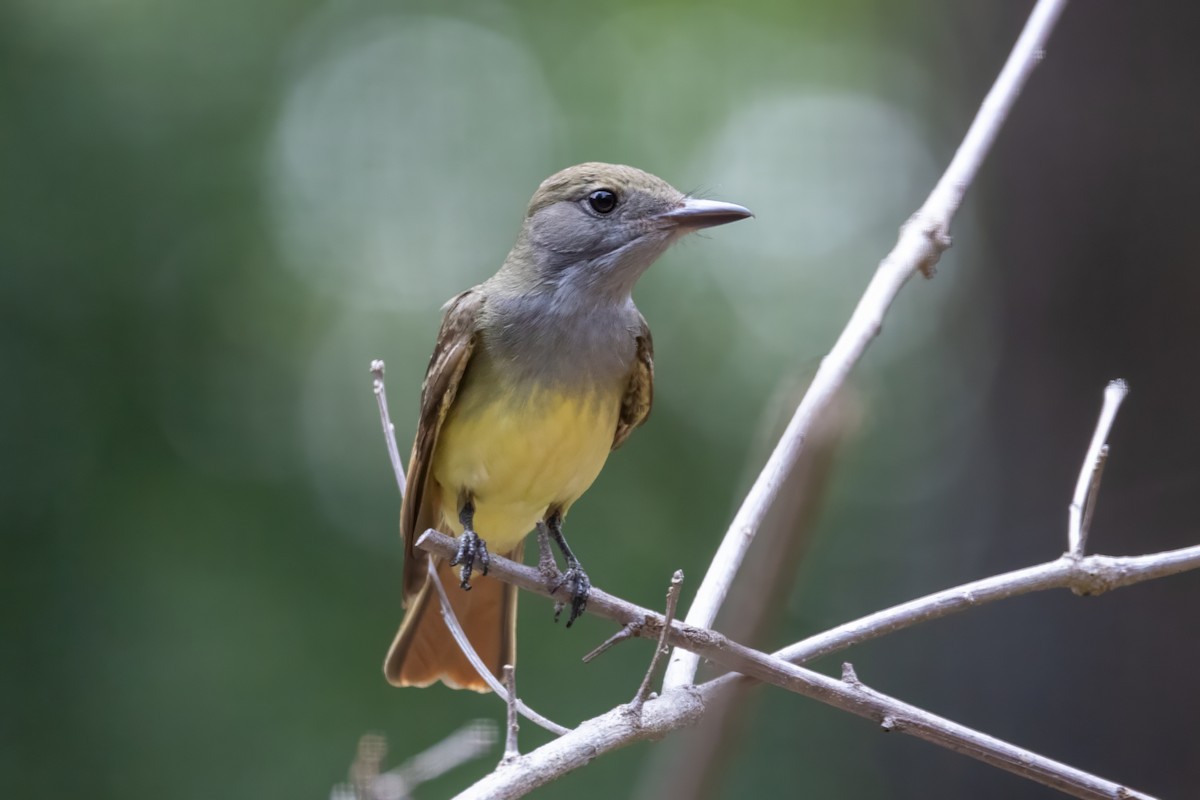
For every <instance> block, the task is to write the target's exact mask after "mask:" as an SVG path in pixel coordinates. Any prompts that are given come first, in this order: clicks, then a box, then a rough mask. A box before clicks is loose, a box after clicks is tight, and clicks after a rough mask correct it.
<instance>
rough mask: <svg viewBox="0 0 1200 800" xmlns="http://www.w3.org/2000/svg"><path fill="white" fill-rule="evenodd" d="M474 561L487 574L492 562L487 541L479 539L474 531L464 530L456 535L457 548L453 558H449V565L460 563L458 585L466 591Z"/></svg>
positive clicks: (454, 565)
mask: <svg viewBox="0 0 1200 800" xmlns="http://www.w3.org/2000/svg"><path fill="white" fill-rule="evenodd" d="M476 561H478V562H479V572H480V573H481V574H483V575H487V574H488V567H489V566H491V563H492V556H491V554H490V553H488V549H487V542H485V541H484V540H483V539H480V538H479V534H477V533H476V532H475V531H470V530H469V531H464V532H463V535H462V536H460V537H458V550H456V551H455V553H454V558H452V559H450V566H452V567H457V566H458V565H459V564H462V582H461V583H460V584H459V586H461V587H462V588H463V589H465V590H467V591H470V590H471V573H472V572H474V571H475V562H476Z"/></svg>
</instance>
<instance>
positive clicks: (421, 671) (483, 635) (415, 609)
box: [383, 547, 522, 692]
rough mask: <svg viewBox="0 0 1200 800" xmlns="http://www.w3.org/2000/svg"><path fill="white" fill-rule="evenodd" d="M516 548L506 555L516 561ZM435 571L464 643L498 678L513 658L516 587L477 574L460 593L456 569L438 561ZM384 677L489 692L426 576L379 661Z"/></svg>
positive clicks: (411, 683)
mask: <svg viewBox="0 0 1200 800" xmlns="http://www.w3.org/2000/svg"><path fill="white" fill-rule="evenodd" d="M521 550H522V548H520V547H518V548H517V550H516V551H515V552H513V553H509V554H507V555H506V556H505V557H506V558H513V559H514V560H517V561H519V560H520V557H521ZM437 571H438V577H439V578H441V580H442V585H443V586H444V587H445V588H446V595H447V596H448V597H449V598H450V606H451V607H452V608H453V609H454V614H455V616H456V617H458V622H459V624H460V625H462V628H463V630H464V631H465V632H466V634H467V639H469V640H470V642H471V644H472V646H474V648H475V652H476V653H478V654H479V657H480V658H481V659H482V660H483V663H484V665H486V666H487V668H488V669H489V670H491V672H492V674H493V675H495V676H496V677H497V678H498V679H500V680H503V677H502V670H503V667H504V665H505V664H515V663H516V658H517V640H516V638H517V637H516V626H517V592H516V587H515V586H511V585H509V584H506V583H501V582H500V581H498V580H494V579H492V578H489V577H487V576H485V575H480V574H479V572H478V571H476V572H475V574H474V575H473V576H472V577H471V590H470V591H463V589H461V588H460V587H459V585H458V584H459V577H458V574H457V571H456V570H455V569H453V568H452V567H451V566H450V565H449V564H447V563H446V562H445V561H439V562H438V566H437ZM383 674H384V676H385V677H386V678H387V680H388V683H390V684H392V685H393V686H429V685H430V684H432V683H436V682H437V681H441V682H442V683H444V684H446V685H447V686H449V687H450V688H451V689H471V690H473V691H476V692H488V691H491V689H490V688H489V687H488V685H487V682H486V681H484V679H483V678H482V677H480V675H479V673H478V672H476V671H475V668H474V667H473V666H471V662H470V661H468V660H467V657H466V656H465V655H463V652H462V650H460V649H459V647H458V643H457V642H455V641H454V637H453V636H452V635H451V633H450V629H449V628H448V627H446V623H445V621H444V620H443V619H442V610H441V602H440V600H439V599H438V594H437V590H436V589H435V588H434V586H433V583H432V581H431V579H430V578H426V579H425V585H424V586H422V587H421V590H420V592H419V593H418V594H417V595H416V597H415V598H413V599H412V600H410V601H409V604H408V610H407V612H406V613H405V615H404V621H403V622H401V623H400V630H399V632H397V633H396V639H395V640H394V641H393V642H392V647H391V649H390V650H388V654H387V659H386V660H385V661H384V664H383Z"/></svg>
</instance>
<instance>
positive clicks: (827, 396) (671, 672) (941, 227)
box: [663, 0, 1066, 688]
mask: <svg viewBox="0 0 1200 800" xmlns="http://www.w3.org/2000/svg"><path fill="white" fill-rule="evenodd" d="M1065 6H1066V0H1039V2H1038V4H1037V5H1036V6H1035V7H1034V9H1033V13H1032V14H1031V15H1030V17H1029V20H1028V22H1026V24H1025V29H1024V30H1023V31H1022V32H1021V36H1020V38H1018V39H1017V43H1016V45H1015V46H1014V47H1013V50H1012V53H1011V54H1010V55H1009V57H1008V61H1007V62H1006V63H1005V65H1004V68H1003V69H1002V70H1001V71H1000V75H999V77H997V78H996V82H995V84H994V85H993V86H992V88H991V90H990V91H989V92H988V94H987V97H986V98H984V101H983V104H982V105H981V106H980V108H979V112H978V113H977V114H976V115H975V120H974V121H973V122H972V123H971V127H970V128H969V129H968V131H967V135H966V137H964V139H963V141H962V144H961V145H959V148H958V151H957V152H956V153H955V154H954V158H953V160H951V162H950V166H949V167H947V168H946V172H945V173H944V174H943V175H942V177H941V179H940V180H939V181H938V183H937V185H936V186H935V187H934V189H933V191H932V192H931V193H930V195H929V197H928V199H926V201H925V204H924V205H923V206H922V207H921V209H920V210H919V211H917V213H916V214H915V215H913V217H912V218H911V219H910V220H909V221H908V222H907V223H906V224H905V225H904V227H903V228H901V230H900V239H899V241H898V242H897V243H896V246H895V247H894V248H893V249H892V252H891V253H889V254H888V255H887V257H886V258H884V259H883V261H882V262H881V263H880V265H879V269H878V270H876V272H875V276H874V277H873V278H872V279H871V282H870V284H869V285H868V286H867V289H866V292H865V293H864V294H863V296H862V299H861V300H859V303H858V307H857V308H855V309H854V314H853V315H852V316H851V317H850V321H849V323H848V324H847V325H846V328H845V330H843V331H842V334H841V336H839V337H838V340H837V342H836V343H835V344H834V346H833V349H832V350H830V351H829V355H827V356H826V357H825V358H824V359H823V360H822V361H821V366H820V369H818V370H817V374H816V376H815V377H814V378H813V382H812V385H811V386H810V387H809V389H808V392H807V394H805V396H804V399H803V400H801V401H800V405H799V406H798V407H797V408H796V413H795V415H794V416H793V417H792V421H791V423H790V424H789V425H788V427H787V430H786V431H785V432H784V434H783V437H782V438H781V439H780V440H779V444H778V445H776V447H775V451H774V452H773V453H772V454H771V457H770V458H769V459H768V460H767V463H766V466H764V467H763V470H762V472H761V473H760V474H759V476H758V479H757V480H756V481H755V482H754V486H753V487H752V488H751V489H750V492H749V493H748V494H747V495H746V499H745V500H744V501H743V502H742V506H741V508H740V509H738V512H737V515H736V516H734V518H733V522H732V523H730V525H729V530H728V531H727V532H726V534H725V538H724V540H722V542H721V545H720V547H719V548H718V549H717V553H716V555H715V556H714V558H713V561H712V564H711V565H710V566H709V570H708V574H706V575H705V576H704V580H703V581H702V582H701V584H700V588H699V589H698V590H697V592H696V598H695V599H694V600H693V601H692V606H691V608H690V609H689V611H688V613H687V617H686V621H687V622H688V624H691V625H696V626H698V627H704V628H706V627H709V626H710V625H712V623H713V620H714V619H715V618H716V615H717V610H718V609H719V608H720V607H721V603H722V602H724V600H725V595H726V594H728V592H729V586H730V584H731V583H732V582H733V578H734V576H735V575H736V574H737V571H738V569H739V567H740V566H741V564H742V560H743V559H744V558H745V555H746V551H747V550H748V549H749V547H750V544H751V542H753V540H754V535H755V533H756V532H757V531H758V528H759V525H760V524H761V523H762V520H763V517H764V516H765V515H766V513H767V509H768V508H769V507H770V506H771V504H772V503H773V502H774V500H775V497H776V496H777V495H778V493H779V487H780V486H782V485H783V483H784V482H785V480H786V477H787V475H788V473H789V472H790V471H791V469H792V466H793V465H794V464H795V463H796V459H797V457H798V456H799V453H800V451H801V449H802V448H804V447H805V445H806V442H807V439H808V435H809V432H810V430H811V429H812V427H813V425H814V423H815V421H816V419H817V415H818V413H819V412H820V410H821V408H823V407H824V406H825V405H826V404H827V403H829V402H830V400H832V398H833V397H834V395H835V394H836V393H837V391H838V389H839V388H840V387H841V386H842V384H843V383H845V381H846V378H847V376H848V375H849V374H850V370H851V369H852V368H853V367H854V365H855V364H856V363H857V362H858V360H859V358H860V357H861V356H862V354H863V352H864V351H865V350H866V349H867V346H868V345H869V344H870V343H871V341H872V340H873V339H874V338H875V337H876V336H877V335H878V334H879V331H880V329H881V328H882V326H883V318H884V315H885V314H886V313H887V310H888V308H889V307H890V306H891V305H892V302H893V301H894V300H895V298H896V296H897V295H898V294H899V293H900V289H901V288H903V286H904V284H905V283H907V282H908V279H909V278H911V277H912V276H913V275H914V274H915V273H916V272H917V271H918V270H919V271H921V272H923V273H925V274H926V275H929V274H931V273H932V270H933V268H934V265H936V264H937V261H938V259H939V258H940V257H941V254H942V252H943V251H945V250H946V248H948V247H949V246H950V223H951V221H952V220H953V218H954V214H955V212H956V211H957V210H958V207H959V204H960V203H961V202H962V198H963V195H964V194H965V193H966V190H967V187H968V186H970V185H971V181H972V180H973V179H974V178H975V174H976V173H977V172H978V171H979V167H980V165H981V164H982V163H983V159H984V157H985V156H986V155H987V153H988V151H989V150H990V149H991V145H992V142H993V141H994V140H995V138H996V135H997V134H998V133H999V131H1000V127H1001V125H1003V123H1004V120H1005V118H1007V116H1008V113H1009V110H1010V109H1011V108H1012V105H1013V103H1014V102H1015V101H1016V99H1017V96H1018V95H1019V94H1020V92H1021V89H1022V87H1023V86H1024V85H1025V81H1026V80H1027V79H1028V78H1029V75H1030V74H1031V73H1032V72H1033V68H1034V67H1035V66H1036V65H1037V64H1038V62H1039V61H1041V59H1042V56H1043V49H1044V47H1045V45H1046V41H1047V40H1048V39H1049V37H1050V32H1051V31H1052V30H1053V29H1054V24H1055V22H1057V20H1058V17H1059V15H1060V14H1061V13H1062V10H1063V8H1064V7H1065ZM698 666H699V661H698V660H697V658H696V657H695V656H694V655H689V654H688V653H685V652H676V653H673V654H672V656H671V661H670V663H669V664H668V665H667V675H666V678H665V679H664V682H663V686H664V688H671V687H678V686H683V685H685V684H688V683H691V682H692V681H693V680H694V679H695V676H696V668H697V667H698Z"/></svg>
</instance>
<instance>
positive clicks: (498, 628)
mask: <svg viewBox="0 0 1200 800" xmlns="http://www.w3.org/2000/svg"><path fill="white" fill-rule="evenodd" d="M749 216H751V214H750V212H749V211H748V210H746V209H745V208H742V207H741V206H736V205H733V204H731V203H719V202H716V201H713V200H699V199H696V198H692V197H688V196H686V195H684V194H683V193H681V192H679V191H677V190H676V189H674V188H673V187H671V186H670V185H669V184H668V183H667V182H666V181H663V180H662V179H660V178H656V177H655V176H653V175H650V174H648V173H645V172H642V171H641V170H638V169H634V168H632V167H625V166H617V165H613V164H600V163H589V164H579V165H578V166H574V167H570V168H568V169H565V170H563V171H562V172H559V173H557V174H555V175H552V176H550V177H549V178H547V179H546V180H545V181H544V182H543V183H542V185H541V186H540V187H539V188H538V190H537V192H535V193H534V195H533V199H532V200H531V201H530V202H529V210H528V211H527V212H526V214H525V222H524V224H523V225H522V227H521V234H520V236H518V237H517V243H516V246H515V247H513V249H512V252H510V253H509V254H508V258H507V259H505V261H504V265H503V266H502V267H500V271H499V272H497V273H496V274H495V275H493V276H492V277H491V278H489V279H488V280H487V281H485V282H484V283H482V284H480V285H479V286H476V287H475V288H473V289H468V290H467V291H465V292H463V293H462V294H460V295H458V296H457V297H455V298H453V299H452V300H450V301H449V302H448V303H447V304H446V306H445V311H446V313H445V316H444V317H443V319H442V327H441V331H440V332H439V333H438V337H437V344H436V345H435V346H434V350H433V357H432V358H431V359H430V361H429V368H428V370H427V372H426V374H425V382H424V384H423V385H422V387H421V411H420V419H419V421H418V425H417V435H416V440H415V441H414V442H413V449H412V456H411V457H410V459H409V462H408V470H409V473H408V491H407V493H406V494H405V496H404V502H403V504H402V506H401V509H400V535H401V537H402V539H403V541H404V604H405V607H406V608H407V612H406V613H405V616H404V621H403V622H402V623H401V625H400V631H399V632H398V633H397V634H396V639H395V641H394V642H392V647H391V650H390V651H389V652H388V654H387V660H386V661H385V663H384V674H385V675H386V677H387V679H388V681H389V682H390V683H392V684H394V685H396V686H428V685H429V684H431V683H433V682H435V681H438V680H440V681H442V682H443V683H445V684H446V685H447V686H450V687H453V688H464V689H474V690H476V691H481V692H483V691H487V690H488V686H487V684H486V683H485V682H484V681H483V679H482V678H480V677H479V675H478V674H477V673H476V672H475V670H474V669H473V668H472V667H471V665H470V663H469V662H468V661H467V659H466V657H465V656H463V654H462V652H461V651H460V650H459V648H458V646H457V645H456V644H455V642H454V639H453V638H452V637H451V635H450V632H449V630H448V629H447V628H446V624H445V622H444V621H443V620H442V617H441V614H440V613H439V610H438V608H437V606H438V603H437V600H436V599H435V597H436V593H435V592H433V591H431V584H430V582H429V576H428V574H427V571H428V567H427V563H428V562H427V560H426V558H425V556H424V555H422V554H419V553H417V552H415V551H414V550H413V542H414V541H415V540H416V539H417V537H419V536H420V535H421V534H422V533H423V532H424V531H425V530H426V529H428V528H437V529H438V530H440V531H444V532H446V533H447V534H452V535H457V536H458V543H459V544H458V552H457V554H456V556H455V557H454V558H453V559H451V560H450V561H449V563H447V562H444V561H439V562H438V564H437V570H438V574H439V575H440V576H442V578H443V581H444V582H445V581H448V580H450V579H451V578H452V577H453V573H452V571H451V568H452V567H453V566H457V565H461V582H460V585H461V587H462V589H472V588H473V590H472V591H451V592H450V593H449V595H450V603H451V605H452V606H453V608H454V611H455V614H456V615H457V617H458V620H459V622H460V623H461V624H462V627H463V629H464V630H465V631H466V634H467V637H468V638H469V639H470V641H471V643H472V645H474V647H475V650H476V651H477V652H478V653H479V656H480V658H482V659H483V662H484V663H485V664H486V665H487V667H488V669H490V670H491V671H492V672H493V673H494V674H496V675H497V676H499V675H500V673H501V669H502V668H503V665H505V664H511V663H513V662H514V660H515V657H516V621H517V593H516V589H515V587H512V586H509V585H506V584H503V583H500V582H499V581H496V580H494V579H491V578H487V577H476V578H475V582H474V584H472V582H471V580H472V573H473V571H474V570H475V569H476V568H478V569H479V571H480V572H481V573H482V574H483V575H484V576H486V575H487V567H488V560H489V555H488V546H489V545H490V547H491V548H492V549H493V550H495V551H496V552H498V553H503V554H505V555H507V556H508V557H510V558H513V559H516V560H520V558H521V553H522V548H523V542H524V539H525V536H526V535H527V534H528V533H529V532H530V531H531V530H532V529H533V528H534V527H535V526H536V525H537V524H539V523H542V524H544V525H545V527H546V529H547V530H548V531H549V533H550V535H551V536H552V537H553V538H554V540H555V542H556V543H557V545H558V547H559V548H560V549H561V550H562V553H563V558H564V560H565V561H566V566H567V571H566V572H565V573H563V575H562V579H561V583H560V585H566V586H567V587H568V588H569V589H570V591H571V596H572V602H571V613H570V618H569V619H568V621H567V626H568V627H570V625H571V623H572V622H574V621H575V618H576V617H578V616H579V614H580V613H582V611H583V608H584V605H585V604H586V602H587V594H588V590H589V589H590V588H591V584H590V582H589V580H588V576H587V574H586V573H585V572H584V571H583V568H582V567H581V566H580V564H579V560H578V559H576V558H575V555H574V554H573V553H572V552H571V550H570V548H569V547H567V542H566V540H565V539H563V534H562V522H563V518H564V517H566V515H567V511H568V510H569V509H570V508H571V504H572V503H574V502H575V501H576V500H578V499H579V497H580V495H582V494H583V493H584V492H585V491H586V490H587V488H588V487H589V486H591V484H592V481H594V480H595V479H596V476H597V475H598V474H599V473H600V468H601V467H603V466H604V462H605V460H606V459H607V458H608V454H609V451H611V450H615V449H616V448H617V447H620V446H621V443H622V442H624V441H625V439H626V438H628V436H629V434H630V433H632V432H633V429H634V428H636V427H638V426H639V425H641V424H642V423H643V422H644V421H645V420H646V416H647V415H648V414H649V413H650V403H651V399H652V397H653V392H654V360H653V358H654V346H653V344H652V342H651V339H650V328H649V327H647V325H646V320H645V319H644V318H643V317H642V315H641V314H640V313H639V312H638V310H637V307H636V306H635V305H634V304H633V300H632V298H631V297H630V292H631V291H632V289H633V285H634V284H635V283H636V282H637V279H638V278H639V277H641V275H642V273H643V272H645V271H646V269H647V268H649V266H650V265H651V264H652V263H654V261H655V259H657V258H658V257H659V256H660V255H662V253H663V252H664V251H665V250H666V249H667V247H668V246H670V244H671V243H672V242H674V241H675V240H676V239H678V238H680V237H681V236H682V235H683V234H685V233H688V232H691V231H695V230H698V229H700V228H707V227H710V226H713V225H723V224H725V223H727V222H734V221H736V220H739V219H744V218H746V217H749ZM485 540H486V544H485Z"/></svg>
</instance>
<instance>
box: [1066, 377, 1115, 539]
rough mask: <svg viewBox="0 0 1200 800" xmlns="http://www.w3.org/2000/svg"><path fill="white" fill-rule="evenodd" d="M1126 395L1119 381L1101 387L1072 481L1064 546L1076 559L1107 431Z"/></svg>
mask: <svg viewBox="0 0 1200 800" xmlns="http://www.w3.org/2000/svg"><path fill="white" fill-rule="evenodd" d="M1127 394H1129V384H1127V383H1125V381H1123V380H1120V379H1119V378H1118V379H1117V380H1115V381H1109V383H1108V386H1106V387H1105V388H1104V405H1103V406H1101V408H1100V418H1099V419H1098V420H1096V430H1095V431H1093V433H1092V442H1091V444H1089V445H1088V449H1087V454H1086V455H1085V456H1084V457H1083V467H1082V468H1081V469H1080V470H1079V478H1078V480H1076V481H1075V494H1074V495H1073V496H1072V497H1071V505H1070V507H1069V509H1068V524H1067V544H1068V552H1070V554H1071V555H1073V556H1075V557H1076V558H1080V557H1082V556H1083V553H1084V550H1085V549H1086V548H1087V536H1088V528H1089V527H1091V524H1092V511H1093V510H1095V507H1096V495H1097V493H1098V492H1099V491H1100V476H1101V474H1102V473H1103V472H1104V462H1105V460H1106V459H1107V458H1108V445H1107V444H1106V441H1107V439H1108V432H1109V431H1110V430H1111V429H1112V424H1113V421H1114V420H1116V418H1117V410H1118V409H1119V408H1120V407H1121V402H1122V401H1123V400H1124V399H1125V395H1127Z"/></svg>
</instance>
